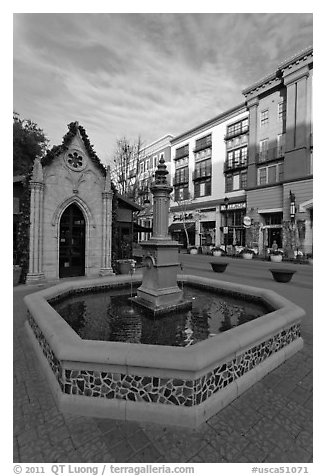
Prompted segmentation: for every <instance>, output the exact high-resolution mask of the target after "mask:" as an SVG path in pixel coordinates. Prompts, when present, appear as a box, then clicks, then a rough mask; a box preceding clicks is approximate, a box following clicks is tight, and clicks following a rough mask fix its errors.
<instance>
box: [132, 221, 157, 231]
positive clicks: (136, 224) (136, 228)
mask: <svg viewBox="0 0 326 476" xmlns="http://www.w3.org/2000/svg"><path fill="white" fill-rule="evenodd" d="M134 231H135V232H136V233H140V232H142V231H143V232H146V233H152V231H153V228H149V227H146V226H142V225H139V224H138V223H134Z"/></svg>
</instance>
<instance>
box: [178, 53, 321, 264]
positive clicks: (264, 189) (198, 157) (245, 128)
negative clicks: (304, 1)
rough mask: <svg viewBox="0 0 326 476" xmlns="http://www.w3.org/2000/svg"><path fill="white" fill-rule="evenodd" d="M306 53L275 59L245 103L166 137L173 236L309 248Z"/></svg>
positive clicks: (309, 122) (309, 111) (260, 247)
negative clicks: (275, 63)
mask: <svg viewBox="0 0 326 476" xmlns="http://www.w3.org/2000/svg"><path fill="white" fill-rule="evenodd" d="M312 56H313V51H312V48H308V49H306V50H305V51H302V52H301V53H299V54H297V55H295V56H294V57H292V58H290V59H289V60H287V61H284V62H282V63H281V64H280V65H279V66H278V67H277V69H276V70H275V71H274V72H273V73H272V74H270V75H269V76H267V77H265V78H264V79H262V80H261V81H258V82H257V83H255V84H254V85H253V86H251V87H249V88H246V89H245V90H244V91H243V94H244V96H245V103H243V104H240V105H239V106H236V107H234V108H233V109H231V110H229V111H227V112H225V113H222V114H220V115H219V116H217V117H215V118H213V119H212V120H210V121H207V122H205V123H204V124H201V125H199V126H198V127H196V128H193V129H191V130H190V131H186V132H184V133H183V134H180V135H178V136H177V137H175V138H174V139H172V141H171V156H172V175H173V185H174V201H173V202H171V213H170V227H169V230H170V233H171V235H172V237H173V238H174V239H176V240H178V241H180V242H181V243H183V244H184V245H186V244H190V245H201V246H204V245H209V244H215V245H219V244H224V245H242V246H244V245H247V246H250V247H254V248H258V250H259V252H260V253H264V252H265V251H266V250H267V249H268V248H270V247H271V246H272V244H273V242H274V241H276V243H277V245H278V246H279V247H280V248H283V249H284V250H286V251H287V253H288V255H289V256H291V253H292V254H295V253H296V251H297V250H301V251H302V252H305V253H309V252H311V251H312V223H313V221H312V218H313V199H312V71H313V59H312ZM185 229H186V232H185ZM186 235H188V239H186Z"/></svg>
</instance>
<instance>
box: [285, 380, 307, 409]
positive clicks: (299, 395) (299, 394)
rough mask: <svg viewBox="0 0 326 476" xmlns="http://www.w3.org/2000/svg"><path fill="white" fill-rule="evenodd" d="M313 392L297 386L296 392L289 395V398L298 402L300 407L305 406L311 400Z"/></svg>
mask: <svg viewBox="0 0 326 476" xmlns="http://www.w3.org/2000/svg"><path fill="white" fill-rule="evenodd" d="M310 396H311V392H310V390H307V389H305V388H302V387H300V386H299V385H296V386H295V388H294V390H293V391H292V392H291V393H290V394H289V398H290V399H291V401H293V402H297V403H299V404H300V405H304V404H305V402H306V401H307V400H308V398H310Z"/></svg>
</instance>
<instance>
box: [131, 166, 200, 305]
mask: <svg viewBox="0 0 326 476" xmlns="http://www.w3.org/2000/svg"><path fill="white" fill-rule="evenodd" d="M167 174H168V171H167V169H166V165H165V162H164V159H163V158H161V159H160V161H159V165H158V167H157V170H156V172H155V181H154V184H153V185H152V187H151V192H152V194H153V235H152V237H151V238H150V239H149V240H148V241H143V242H141V243H140V244H141V247H142V248H143V250H144V254H145V257H144V263H145V270H144V274H143V281H142V285H141V286H140V287H139V288H138V291H137V297H136V298H135V299H134V301H135V302H136V303H137V304H140V305H142V306H143V307H146V308H147V309H150V310H151V311H153V313H154V314H155V313H156V312H157V313H163V312H168V311H169V310H171V309H176V308H181V307H182V308H188V307H191V302H190V301H184V300H183V293H182V291H181V289H180V288H179V286H178V283H177V273H178V270H179V259H178V248H179V243H178V242H177V241H172V239H171V237H170V236H169V235H168V219H169V204H170V193H171V192H172V190H173V188H172V187H171V186H170V185H169V184H168V182H167V180H166V175H167Z"/></svg>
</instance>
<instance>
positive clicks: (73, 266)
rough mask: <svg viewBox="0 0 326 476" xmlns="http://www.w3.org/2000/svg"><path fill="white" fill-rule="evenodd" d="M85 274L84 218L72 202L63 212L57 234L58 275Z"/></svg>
mask: <svg viewBox="0 0 326 476" xmlns="http://www.w3.org/2000/svg"><path fill="white" fill-rule="evenodd" d="M84 275H85V218H84V215H83V213H82V211H81V209H80V208H79V207H78V206H77V205H76V204H74V203H73V204H72V205H70V206H69V207H67V208H66V210H65V211H64V212H63V214H62V216H61V220H60V236H59V277H60V278H64V277H68V276H84Z"/></svg>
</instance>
